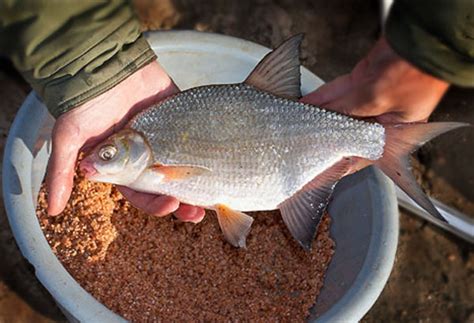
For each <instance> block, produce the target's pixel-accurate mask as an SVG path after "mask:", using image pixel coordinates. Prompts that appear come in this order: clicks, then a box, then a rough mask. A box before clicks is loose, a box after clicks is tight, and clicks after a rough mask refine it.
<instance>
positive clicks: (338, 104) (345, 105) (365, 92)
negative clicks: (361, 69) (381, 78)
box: [324, 86, 392, 118]
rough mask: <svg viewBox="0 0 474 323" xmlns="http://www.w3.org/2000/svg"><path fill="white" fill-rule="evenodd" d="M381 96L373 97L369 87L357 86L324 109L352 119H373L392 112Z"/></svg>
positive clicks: (327, 104) (330, 102)
mask: <svg viewBox="0 0 474 323" xmlns="http://www.w3.org/2000/svg"><path fill="white" fill-rule="evenodd" d="M383 99H384V97H383V96H375V95H374V94H373V93H372V88H371V87H366V86H359V87H357V88H354V89H353V90H352V91H350V92H349V93H347V94H345V95H344V96H341V97H339V98H337V99H335V100H333V101H329V102H327V103H326V104H325V105H324V107H325V108H328V109H330V110H332V111H336V112H339V113H342V114H345V115H350V116H353V117H364V118H365V117H374V116H379V115H381V114H384V113H389V112H392V110H391V108H390V105H389V104H388V102H384V100H383Z"/></svg>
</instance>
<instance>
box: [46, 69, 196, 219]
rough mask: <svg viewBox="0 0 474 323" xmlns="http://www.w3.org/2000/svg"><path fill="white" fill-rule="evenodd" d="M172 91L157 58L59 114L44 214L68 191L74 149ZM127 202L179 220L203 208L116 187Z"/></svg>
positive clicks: (60, 205) (56, 209) (60, 204)
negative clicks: (99, 92) (71, 108)
mask: <svg viewBox="0 0 474 323" xmlns="http://www.w3.org/2000/svg"><path fill="white" fill-rule="evenodd" d="M176 91H177V88H176V86H175V85H174V84H173V82H172V81H171V79H170V78H169V77H168V75H167V74H166V72H165V71H164V70H163V69H162V68H161V67H160V65H159V64H158V63H157V62H154V63H151V64H148V65H146V66H145V67H143V68H142V69H140V70H139V71H137V72H136V73H135V74H133V75H131V76H130V77H128V78H127V79H125V80H124V81H122V82H121V83H119V84H118V85H116V86H115V87H113V88H112V89H110V90H109V91H107V92H105V93H103V94H101V95H99V96H97V97H96V98H94V99H92V100H90V101H88V102H86V103H85V104H83V105H81V106H79V107H77V108H75V109H73V110H71V111H69V112H67V113H65V114H63V115H61V116H60V117H59V118H58V120H57V122H56V124H55V126H54V130H53V138H52V143H53V150H52V154H51V159H50V162H49V166H48V175H47V186H48V191H49V196H48V205H49V207H48V212H49V214H51V215H56V214H58V213H60V212H62V211H63V209H64V208H65V205H66V203H67V201H68V199H69V196H70V195H71V190H72V185H73V177H74V169H75V165H76V160H77V156H78V153H79V151H81V149H84V150H87V148H88V147H93V146H95V145H96V144H97V143H99V142H101V141H102V140H103V139H105V138H107V137H108V136H110V135H111V134H112V133H114V132H115V131H117V130H119V129H120V128H122V127H123V126H124V124H125V123H126V122H127V121H128V119H129V118H130V117H132V116H133V115H134V114H136V113H137V112H138V111H140V110H142V109H143V108H145V107H148V106H150V105H151V104H152V103H154V102H156V101H157V100H159V99H162V98H164V97H166V96H168V95H170V94H172V93H174V92H176ZM119 189H120V190H121V192H122V193H123V194H124V195H125V197H127V198H128V199H129V200H130V202H131V203H132V204H134V205H135V206H137V207H139V208H141V209H143V210H144V211H146V212H147V213H150V214H154V215H157V216H164V215H167V214H169V213H171V212H173V211H176V212H175V214H176V216H177V217H179V218H180V219H182V220H185V221H194V222H196V221H199V220H200V219H202V217H203V216H204V210H203V209H202V208H198V207H195V206H189V205H181V206H180V204H179V202H178V200H176V199H175V198H172V197H169V196H163V195H155V194H145V193H139V192H136V191H133V190H131V189H129V188H125V187H120V188H119Z"/></svg>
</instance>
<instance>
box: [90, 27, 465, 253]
mask: <svg viewBox="0 0 474 323" xmlns="http://www.w3.org/2000/svg"><path fill="white" fill-rule="evenodd" d="M301 40H302V36H301V35H297V36H294V37H292V38H290V39H289V40H287V41H286V42H284V43H283V44H281V45H280V46H279V47H278V48H277V49H275V50H274V51H273V52H271V53H270V54H268V55H267V56H265V57H264V58H263V60H262V61H261V62H260V63H259V64H258V65H257V67H256V68H255V69H254V71H253V72H252V73H251V74H250V75H249V77H248V78H247V79H246V80H245V81H244V82H243V83H240V84H226V85H209V86H202V87H197V88H193V89H190V90H187V91H183V92H180V93H178V94H175V95H173V96H171V97H169V98H166V99H165V100H163V101H161V102H159V103H158V104H156V105H153V106H151V107H149V108H148V109H146V110H144V111H142V112H141V113H139V114H137V115H136V116H135V117H134V118H133V119H132V120H131V121H130V122H129V123H128V124H127V126H126V127H125V128H124V129H123V130H121V131H119V132H118V133H116V134H114V135H112V136H111V137H110V138H108V139H107V140H105V141H104V142H103V143H101V144H99V145H98V146H97V147H96V148H95V149H94V150H93V151H92V152H91V153H90V154H89V155H88V156H87V157H86V158H85V159H84V160H83V161H82V162H81V168H82V169H83V170H84V172H85V173H86V176H87V177H88V178H89V179H91V180H94V181H101V182H109V183H114V184H120V185H125V186H128V187H130V188H133V189H135V190H138V191H142V192H148V193H158V194H165V195H170V196H174V197H176V198H177V199H179V200H180V201H182V202H185V203H188V204H191V205H198V206H201V207H204V208H208V209H213V210H215V211H216V212H217V216H218V220H219V223H220V226H221V228H222V231H223V233H224V236H225V238H226V239H227V240H228V241H229V242H230V243H231V244H232V245H234V246H237V247H243V246H245V239H246V236H247V234H248V232H249V230H250V226H251V224H252V221H253V219H252V218H251V217H250V216H248V215H246V214H245V213H242V212H246V211H260V210H274V209H279V210H280V211H281V214H282V217H283V220H284V222H285V224H286V225H287V227H288V229H289V230H290V232H291V233H292V235H293V236H294V237H295V239H296V240H297V241H298V242H299V243H300V244H301V245H302V246H303V247H304V248H307V249H308V248H310V247H311V242H312V240H313V239H314V236H315V232H316V229H317V225H318V223H319V221H320V219H321V216H322V214H323V212H324V211H325V209H326V207H327V204H328V201H329V199H330V196H331V193H332V191H333V188H334V186H335V185H336V183H337V182H338V181H339V180H340V179H341V178H342V177H344V176H346V175H348V174H351V173H353V172H355V171H358V170H360V169H361V168H364V167H366V166H368V165H372V164H374V165H376V166H378V167H379V168H380V169H382V171H384V172H385V173H386V174H387V175H388V176H389V177H391V178H392V179H393V180H394V181H395V182H396V183H397V184H398V185H399V186H400V187H401V188H402V189H403V190H404V191H405V192H407V193H408V194H409V195H410V196H411V197H412V198H413V199H414V200H415V201H417V202H418V203H419V204H420V205H421V206H422V207H423V208H425V209H426V210H427V211H428V212H430V213H431V214H432V215H433V216H436V217H438V218H442V217H441V215H440V214H439V213H438V212H437V210H436V208H435V207H434V206H433V205H432V204H431V202H430V201H429V199H428V198H427V197H426V195H425V194H424V193H423V192H422V191H421V189H420V188H419V186H418V185H417V184H416V182H415V180H414V178H413V175H412V174H411V173H410V171H409V170H408V169H409V167H408V166H409V165H408V155H409V154H410V153H411V152H412V151H413V150H414V149H416V148H417V147H419V146H420V145H422V144H423V143H424V142H426V141H428V140H430V139H431V138H433V137H435V136H437V135H439V134H441V133H444V132H446V131H448V130H451V129H455V128H458V127H461V126H464V125H465V124H462V123H454V122H445V123H430V124H400V125H382V124H378V123H372V122H366V121H363V120H356V119H353V118H351V117H349V116H345V115H341V114H338V113H335V112H331V111H328V110H324V109H322V108H319V107H316V106H312V105H309V104H303V103H300V102H298V101H297V99H298V98H299V97H301V93H300V62H299V47H300V43H301Z"/></svg>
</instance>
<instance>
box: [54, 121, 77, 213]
mask: <svg viewBox="0 0 474 323" xmlns="http://www.w3.org/2000/svg"><path fill="white" fill-rule="evenodd" d="M59 122H61V121H59ZM62 129H64V128H62V127H61V124H60V123H59V127H58V128H55V130H53V138H52V151H51V157H50V159H49V163H48V172H47V175H46V187H47V190H48V214H49V215H57V214H59V213H61V212H62V211H63V210H64V208H65V207H66V204H67V202H68V200H69V197H70V196H71V191H72V186H73V180H74V170H75V166H76V160H77V154H78V151H79V147H80V143H79V142H77V141H76V140H78V138H79V137H78V136H70V135H69V132H66V131H63V130H62Z"/></svg>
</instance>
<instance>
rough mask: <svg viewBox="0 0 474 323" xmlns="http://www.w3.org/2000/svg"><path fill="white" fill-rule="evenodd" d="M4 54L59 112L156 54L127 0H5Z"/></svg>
mask: <svg viewBox="0 0 474 323" xmlns="http://www.w3.org/2000/svg"><path fill="white" fill-rule="evenodd" d="M0 53H1V54H2V55H6V56H7V57H9V58H10V59H11V60H12V61H13V64H14V65H15V67H16V68H17V69H18V70H19V71H20V72H21V73H22V75H23V76H24V78H25V79H26V80H27V81H28V82H29V83H30V84H31V86H32V87H33V89H34V90H35V91H36V92H37V93H38V94H39V95H40V96H41V97H42V99H43V101H44V102H45V103H46V105H47V107H48V109H49V110H50V112H51V113H52V114H53V115H54V116H55V117H58V116H59V115H60V114H62V113H64V112H66V111H68V110H70V109H72V108H73V107H75V106H77V105H80V104H82V103H84V102H86V101H87V100H89V99H91V98H93V97H95V96H97V95H99V94H101V93H103V92H105V91H107V90H108V89H110V88H112V87H113V86H114V85H116V84H117V83H119V82H120V81H122V80H123V79H125V78H126V77H127V76H129V75H130V74H132V73H133V72H135V71H136V70H137V69H139V68H140V67H142V66H144V65H146V64H147V63H149V62H151V61H152V60H154V59H155V58H156V57H155V55H154V53H153V51H152V50H151V49H150V47H149V45H148V43H147V41H146V40H145V39H144V38H143V36H141V33H140V25H139V22H138V21H137V19H136V17H135V15H134V12H133V10H132V7H131V4H130V3H128V2H127V1H126V0H110V1H98V0H81V1H48V0H37V1H15V0H0Z"/></svg>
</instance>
